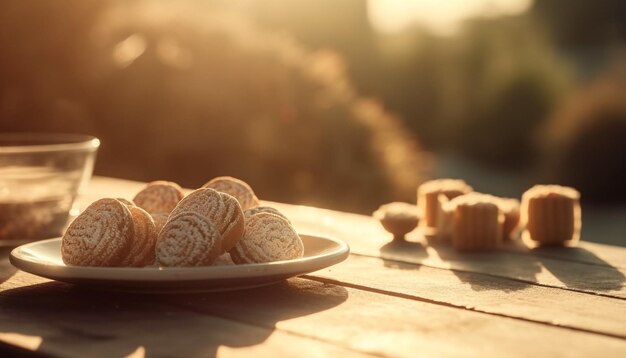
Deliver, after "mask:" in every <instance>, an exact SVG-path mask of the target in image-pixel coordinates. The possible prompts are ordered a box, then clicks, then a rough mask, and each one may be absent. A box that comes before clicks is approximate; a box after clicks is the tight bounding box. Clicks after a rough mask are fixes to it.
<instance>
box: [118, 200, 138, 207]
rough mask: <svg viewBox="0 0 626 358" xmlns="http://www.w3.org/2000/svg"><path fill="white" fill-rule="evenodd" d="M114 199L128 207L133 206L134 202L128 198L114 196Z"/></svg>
mask: <svg viewBox="0 0 626 358" xmlns="http://www.w3.org/2000/svg"><path fill="white" fill-rule="evenodd" d="M115 200H117V201H119V202H120V203H122V204H124V205H126V206H128V207H129V208H130V207H133V206H135V203H133V202H132V201H131V200H128V199H124V198H115Z"/></svg>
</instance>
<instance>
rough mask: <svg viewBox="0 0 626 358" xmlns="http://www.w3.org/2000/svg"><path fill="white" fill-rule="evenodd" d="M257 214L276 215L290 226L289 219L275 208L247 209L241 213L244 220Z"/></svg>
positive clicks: (258, 207) (257, 207) (259, 207)
mask: <svg viewBox="0 0 626 358" xmlns="http://www.w3.org/2000/svg"><path fill="white" fill-rule="evenodd" d="M259 213H270V214H274V215H278V216H280V217H281V218H283V219H285V220H287V221H288V222H289V223H290V224H291V221H289V219H288V218H287V217H286V216H285V215H284V214H283V213H281V212H280V211H278V210H277V209H275V208H272V207H271V206H256V207H254V208H249V209H246V210H244V211H243V215H244V216H245V217H246V220H248V219H250V217H251V216H252V215H256V214H259Z"/></svg>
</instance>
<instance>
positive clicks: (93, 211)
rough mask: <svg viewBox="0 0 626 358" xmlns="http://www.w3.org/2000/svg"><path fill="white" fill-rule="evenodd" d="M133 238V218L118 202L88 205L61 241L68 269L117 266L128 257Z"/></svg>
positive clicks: (104, 200)
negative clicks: (69, 266) (70, 267)
mask: <svg viewBox="0 0 626 358" xmlns="http://www.w3.org/2000/svg"><path fill="white" fill-rule="evenodd" d="M133 235H134V228H133V220H132V215H131V213H130V211H129V209H128V208H127V207H126V205H124V204H122V203H121V202H119V201H118V200H115V199H100V200H97V201H95V202H94V203H92V204H91V205H89V206H88V207H87V208H86V209H85V211H83V212H82V213H81V214H80V215H78V217H77V218H76V219H75V220H74V221H73V222H72V223H71V224H70V226H69V227H68V228H67V230H66V231H65V234H64V235H63V239H62V241H61V256H62V258H63V262H64V263H66V264H67V265H76V266H117V265H119V264H120V263H121V262H122V260H123V259H124V258H125V257H126V255H127V254H128V251H129V248H130V244H131V241H132V238H133Z"/></svg>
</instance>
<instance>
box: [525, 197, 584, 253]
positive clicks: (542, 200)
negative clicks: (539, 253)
mask: <svg viewBox="0 0 626 358" xmlns="http://www.w3.org/2000/svg"><path fill="white" fill-rule="evenodd" d="M521 212H522V216H523V218H522V221H523V222H524V223H525V224H526V232H525V236H527V237H529V238H530V239H532V240H534V241H537V242H538V243H540V244H542V245H561V244H565V243H568V242H576V241H577V240H578V239H579V237H580V229H581V226H582V222H581V210H580V193H579V192H578V191H576V189H574V188H570V187H565V186H559V185H536V186H534V187H532V188H531V189H529V190H527V191H526V192H525V193H524V194H523V195H522V208H521Z"/></svg>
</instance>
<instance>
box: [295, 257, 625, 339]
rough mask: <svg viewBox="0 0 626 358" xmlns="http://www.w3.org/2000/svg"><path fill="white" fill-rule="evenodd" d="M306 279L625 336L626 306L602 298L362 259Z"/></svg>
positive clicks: (353, 260) (344, 263) (466, 273)
mask: <svg viewBox="0 0 626 358" xmlns="http://www.w3.org/2000/svg"><path fill="white" fill-rule="evenodd" d="M306 277H307V278H309V277H319V278H324V279H329V280H332V281H333V282H335V283H337V284H343V285H345V284H349V285H356V286H362V287H368V288H374V289H376V290H381V291H387V292H392V293H394V294H396V293H397V294H402V295H406V296H411V297H415V298H416V299H423V300H427V301H434V302H438V303H442V304H448V305H451V306H455V307H460V308H464V309H468V310H474V311H478V312H485V313H490V314H496V315H504V316H508V317H515V318H520V319H523V320H531V321H535V322H542V323H544V324H548V325H556V326H562V327H568V328H572V329H577V330H581V331H592V332H597V333H600V334H607V335H611V336H615V337H620V338H626V302H624V301H622V300H615V299H612V298H608V297H603V296H596V295H586V294H580V293H577V292H571V291H567V290H560V289H554V288H549V287H542V286H536V285H529V284H526V283H523V282H519V281H512V280H506V279H502V278H499V277H493V276H484V275H480V274H476V273H472V272H454V271H450V270H445V269H437V268H432V267H427V266H418V265H413V264H406V263H402V262H396V261H386V260H382V259H378V258H370V257H358V256H352V257H350V258H349V259H348V260H347V261H346V262H343V263H342V264H341V265H336V266H333V267H330V268H327V269H324V270H320V271H317V272H314V273H312V274H310V275H307V276H306Z"/></svg>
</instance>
